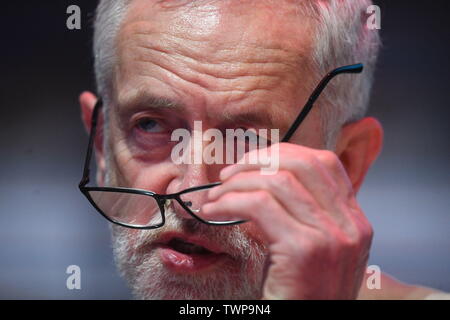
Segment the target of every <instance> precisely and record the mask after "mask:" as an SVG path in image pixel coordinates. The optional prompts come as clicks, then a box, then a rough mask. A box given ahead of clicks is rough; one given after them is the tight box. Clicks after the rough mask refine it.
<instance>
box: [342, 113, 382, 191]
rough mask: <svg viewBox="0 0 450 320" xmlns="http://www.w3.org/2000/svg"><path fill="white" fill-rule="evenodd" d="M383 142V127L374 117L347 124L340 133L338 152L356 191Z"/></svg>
mask: <svg viewBox="0 0 450 320" xmlns="http://www.w3.org/2000/svg"><path fill="white" fill-rule="evenodd" d="M382 144H383V128H382V126H381V124H380V123H379V121H378V120H376V119H375V118H372V117H367V118H363V119H361V120H359V121H357V122H352V123H350V124H347V125H345V126H344V127H343V128H342V130H341V133H340V135H339V138H338V141H337V145H336V154H337V155H338V157H339V159H340V160H341V162H342V164H343V165H344V167H345V169H346V171H347V174H348V176H349V178H350V181H351V183H352V185H353V189H354V190H355V192H358V190H359V188H360V187H361V184H362V183H363V181H364V177H365V176H366V173H367V171H368V170H369V168H370V166H371V165H372V164H373V163H374V161H375V160H376V159H377V157H378V155H379V153H380V151H381V148H382Z"/></svg>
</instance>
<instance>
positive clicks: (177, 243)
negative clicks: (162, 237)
mask: <svg viewBox="0 0 450 320" xmlns="http://www.w3.org/2000/svg"><path fill="white" fill-rule="evenodd" d="M167 246H168V247H170V248H172V249H173V250H176V251H178V252H181V253H185V254H210V253H213V252H212V251H209V250H208V249H206V248H205V247H202V246H200V245H196V244H194V243H191V242H186V241H184V240H182V239H180V238H173V239H172V240H170V241H169V242H168V243H167Z"/></svg>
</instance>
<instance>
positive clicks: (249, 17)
mask: <svg viewBox="0 0 450 320" xmlns="http://www.w3.org/2000/svg"><path fill="white" fill-rule="evenodd" d="M310 30H311V27H310V21H309V19H308V18H307V17H303V16H301V15H299V13H298V6H297V5H294V4H291V3H290V2H289V1H283V0H281V1H276V3H275V1H264V0H259V1H242V0H221V1H202V0H200V1H148V0H135V1H132V2H131V7H130V8H129V10H128V12H127V15H126V17H125V20H124V22H123V24H122V27H121V30H120V31H119V36H118V46H117V47H118V66H117V69H116V72H117V74H116V79H115V80H116V88H117V90H116V91H117V97H118V100H119V102H121V101H129V100H130V97H135V96H139V95H142V94H146V93H147V94H148V91H149V90H150V91H151V90H153V91H155V90H157V91H158V94H159V95H161V96H162V97H164V98H174V99H175V100H177V101H179V100H184V101H183V102H185V103H186V104H189V103H190V102H194V103H196V105H198V106H199V105H202V104H204V105H208V104H209V105H213V104H217V105H222V106H223V105H224V103H225V102H226V104H227V105H230V108H227V111H230V110H234V109H236V110H241V109H242V108H243V107H242V104H243V103H244V102H245V103H246V104H249V103H250V104H251V103H254V104H258V103H264V102H263V101H265V102H267V101H268V100H274V99H275V100H277V102H279V103H282V102H286V103H291V102H292V101H285V100H289V99H291V100H295V99H298V98H299V95H300V94H301V93H303V92H302V89H303V88H305V87H308V86H307V85H306V83H307V82H308V80H309V78H308V77H307V72H306V71H307V69H308V63H309V56H310V52H311V42H312V36H311V32H310ZM152 88H153V89H152ZM305 91H307V90H305ZM286 92H291V93H292V97H288V96H287V95H286ZM154 93H155V92H153V94H154ZM186 100H190V101H186ZM200 100H201V101H200ZM258 100H260V101H258ZM200 102H201V103H200ZM119 105H120V103H119ZM231 106H233V107H234V108H231ZM203 111H211V110H203ZM222 111H223V110H222ZM230 112H231V113H232V111H230Z"/></svg>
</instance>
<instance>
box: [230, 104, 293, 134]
mask: <svg viewBox="0 0 450 320" xmlns="http://www.w3.org/2000/svg"><path fill="white" fill-rule="evenodd" d="M222 117H223V119H224V120H225V121H227V122H233V123H248V124H252V125H255V126H257V127H261V128H265V129H273V128H278V127H279V126H280V122H279V121H277V120H279V119H277V118H278V117H274V116H273V115H272V114H271V113H270V112H268V111H266V110H262V109H260V108H254V109H250V110H245V111H244V112H241V113H232V112H228V111H224V113H223V115H222ZM281 123H282V122H281ZM279 129H280V130H282V129H284V128H279Z"/></svg>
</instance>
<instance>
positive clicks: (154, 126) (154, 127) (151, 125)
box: [137, 118, 163, 133]
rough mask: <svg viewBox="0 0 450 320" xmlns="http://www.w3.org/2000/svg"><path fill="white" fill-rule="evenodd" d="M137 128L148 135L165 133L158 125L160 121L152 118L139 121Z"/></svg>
mask: <svg viewBox="0 0 450 320" xmlns="http://www.w3.org/2000/svg"><path fill="white" fill-rule="evenodd" d="M137 126H138V128H139V129H141V130H142V131H145V132H148V133H160V132H162V131H163V127H162V126H161V125H160V124H159V123H158V121H156V120H153V119H151V118H143V119H141V120H139V121H138V123H137Z"/></svg>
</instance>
